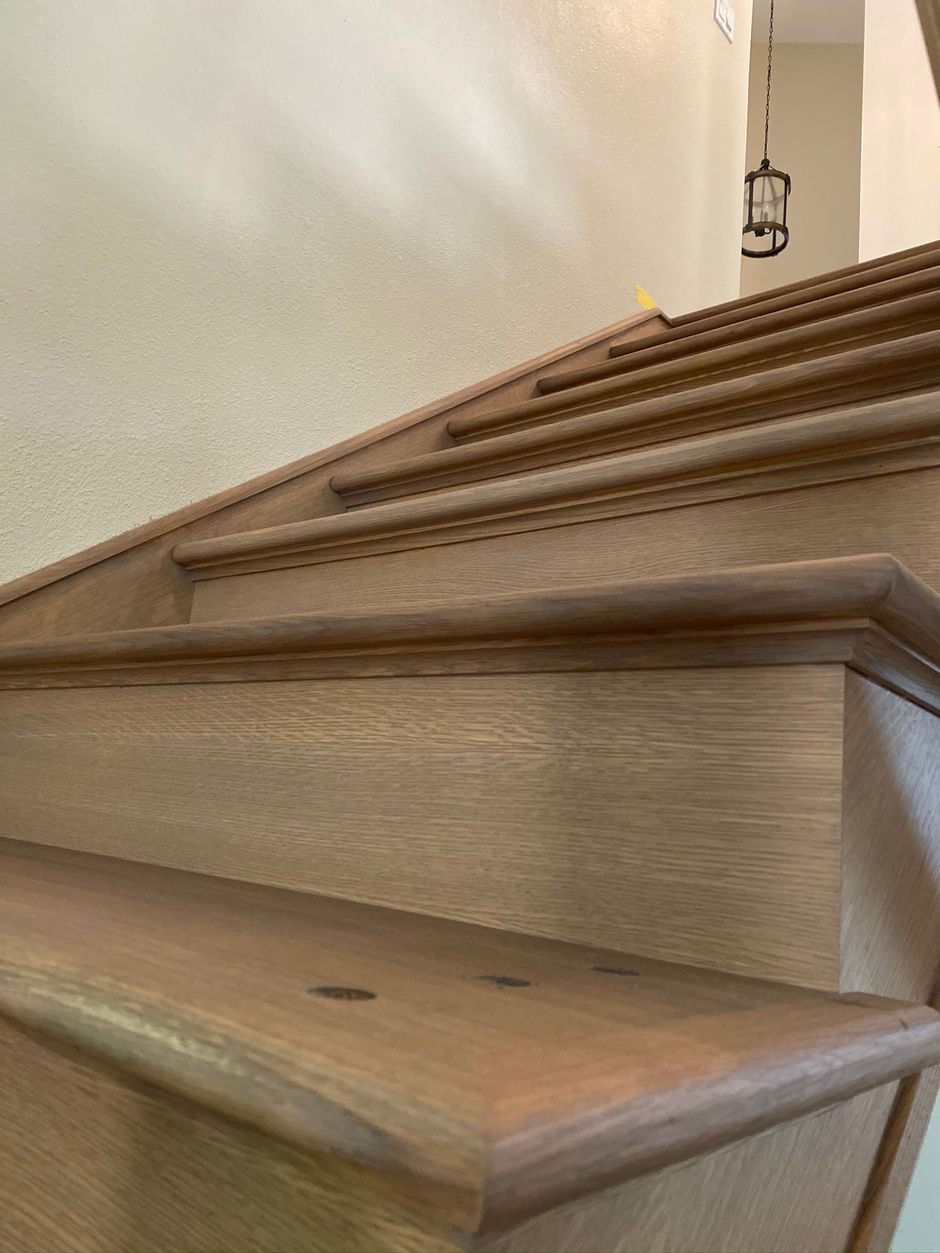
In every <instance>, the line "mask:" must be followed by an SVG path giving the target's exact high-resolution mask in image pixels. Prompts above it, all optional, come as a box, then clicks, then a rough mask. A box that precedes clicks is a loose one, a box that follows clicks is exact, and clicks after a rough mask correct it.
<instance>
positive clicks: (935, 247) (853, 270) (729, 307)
mask: <svg viewBox="0 0 940 1253" xmlns="http://www.w3.org/2000/svg"><path fill="white" fill-rule="evenodd" d="M927 2H928V3H932V2H933V0H927ZM932 252H935V253H937V255H938V257H940V241H938V240H933V241H931V242H928V243H925V244H918V245H917V246H916V247H914V248H906V249H904V250H903V251H901V252H892V253H889V254H888V255H887V256H885V257H872V258H871V259H870V260H868V261H859V262H857V263H856V264H855V265H848V266H843V267H842V268H841V269H838V270H827V271H826V272H825V273H824V274H813V275H811V276H810V277H809V278H802V279H798V280H797V281H796V282H794V283H786V284H784V285H783V286H781V287H771V288H768V289H767V291H762V292H755V293H754V294H753V295H751V296H738V297H736V298H735V299H734V300H726V301H724V302H722V303H721V304H718V305H710V306H709V307H708V308H705V309H694V310H693V311H692V312H690V313H683V314H680V315H678V316H677V317H673V318H670V319H669V320H670V322H671V323H672V325H673V326H684V325H685V324H686V323H688V322H698V321H702V320H704V319H705V318H710V317H713V316H714V315H715V314H722V315H725V314H731V315H737V314H738V313H739V312H740V311H742V310H744V309H746V308H748V307H749V306H753V305H758V304H760V305H763V304H767V303H773V304H774V305H775V306H777V307H779V308H782V307H783V304H782V302H783V301H784V300H785V299H789V298H790V297H791V296H796V297H797V303H798V302H799V301H800V300H804V301H805V300H815V299H817V298H818V296H819V294H820V291H819V289H820V288H822V287H824V286H826V287H828V285H829V284H831V283H834V282H840V283H841V281H842V280H843V279H848V280H850V282H852V283H854V284H855V285H856V286H861V285H863V284H865V283H877V282H880V281H881V277H882V276H881V275H880V274H876V273H875V271H880V270H884V269H885V268H886V267H888V268H889V273H890V272H894V271H893V267H894V266H895V265H897V263H898V262H901V263H904V262H906V261H908V260H909V259H912V258H916V257H919V258H920V261H921V264H924V263H927V264H929V261H928V258H927V254H928V253H932ZM828 291H829V294H832V291H833V288H831V287H829V288H828ZM778 301H779V302H781V303H780V304H779V305H777V302H778Z"/></svg>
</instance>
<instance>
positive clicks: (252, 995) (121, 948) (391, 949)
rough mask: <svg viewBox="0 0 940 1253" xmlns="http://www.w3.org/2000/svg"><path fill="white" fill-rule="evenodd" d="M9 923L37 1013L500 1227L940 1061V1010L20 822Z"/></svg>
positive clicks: (2, 993)
mask: <svg viewBox="0 0 940 1253" xmlns="http://www.w3.org/2000/svg"><path fill="white" fill-rule="evenodd" d="M0 942H2V950H3V963H2V965H0V1012H2V1013H3V1014H4V1015H5V1016H7V1017H8V1018H11V1019H13V1020H15V1021H17V1022H19V1023H20V1024H22V1025H23V1026H25V1027H26V1028H27V1029H29V1030H32V1031H39V1032H41V1033H44V1034H46V1035H50V1036H52V1037H54V1038H55V1039H56V1040H58V1041H60V1042H62V1043H65V1044H67V1045H70V1046H73V1047H78V1048H79V1049H81V1050H83V1051H85V1052H87V1053H89V1054H91V1055H93V1056H95V1057H96V1058H98V1059H99V1060H101V1061H103V1062H105V1063H107V1064H109V1065H110V1066H112V1067H117V1068H119V1069H120V1070H121V1071H123V1072H125V1073H127V1074H129V1075H132V1076H133V1077H135V1078H136V1079H140V1080H144V1081H146V1082H149V1083H152V1084H156V1085H157V1086H160V1087H163V1088H164V1089H167V1090H170V1091H172V1092H174V1093H177V1094H180V1095H182V1096H183V1097H185V1098H188V1099H190V1100H194V1101H196V1102H198V1103H201V1104H205V1105H208V1106H210V1107H212V1108H214V1109H216V1110H218V1111H220V1112H222V1113H223V1114H225V1115H227V1116H229V1117H234V1118H236V1119H238V1120H241V1121H244V1122H247V1123H249V1124H250V1125H252V1126H255V1127H257V1128H259V1129H261V1130H262V1131H264V1132H266V1133H269V1134H272V1135H274V1136H276V1137H278V1138H280V1139H282V1140H284V1141H285V1142H287V1143H289V1144H292V1145H294V1146H295V1147H299V1148H301V1149H303V1150H307V1151H313V1152H326V1153H331V1154H336V1155H338V1156H341V1157H344V1158H348V1159H351V1160H353V1161H356V1162H358V1163H360V1164H363V1165H365V1166H367V1167H371V1168H373V1169H374V1170H378V1171H389V1172H396V1173H403V1174H406V1175H412V1176H416V1177H417V1178H419V1179H421V1180H422V1181H424V1182H425V1183H426V1184H427V1186H428V1187H429V1188H432V1189H433V1188H445V1189H455V1190H457V1191H458V1192H460V1193H463V1194H467V1195H471V1196H473V1197H474V1198H475V1199H477V1200H478V1201H479V1203H480V1204H481V1205H482V1204H484V1190H485V1205H486V1211H487V1213H486V1217H485V1220H484V1221H485V1222H497V1221H507V1220H510V1219H513V1218H515V1217H518V1216H519V1215H521V1214H525V1213H530V1212H535V1211H537V1210H539V1209H541V1208H545V1207H547V1206H550V1205H554V1204H558V1203H559V1202H560V1201H563V1200H565V1199H568V1198H569V1197H571V1196H573V1195H577V1194H579V1193H583V1192H586V1191H590V1190H592V1189H594V1188H597V1187H601V1186H605V1185H606V1184H607V1183H609V1182H611V1181H613V1180H615V1179H622V1178H629V1177H632V1176H635V1175H638V1174H642V1173H645V1172H647V1171H649V1170H654V1169H659V1168H661V1167H663V1166H666V1165H668V1164H670V1163H673V1162H676V1161H681V1160H684V1159H685V1158H687V1157H689V1156H692V1155H694V1154H697V1153H700V1152H703V1151H706V1150H707V1149H709V1148H713V1147H717V1146H718V1145H721V1144H724V1143H730V1142H731V1141H733V1140H734V1139H737V1138H740V1137H742V1136H745V1135H748V1134H752V1133H754V1132H756V1131H758V1130H761V1129H763V1128H764V1127H768V1126H771V1125H774V1124H775V1123H777V1122H779V1121H782V1120H784V1119H788V1118H792V1117H795V1116H798V1115H799V1114H801V1113H807V1112H810V1111H812V1110H814V1109H818V1108H821V1107H823V1106H825V1105H827V1104H831V1103H832V1102H833V1101H836V1100H841V1099H845V1098H847V1097H849V1096H851V1095H854V1094H855V1093H856V1092H860V1091H864V1090H866V1089H868V1088H870V1087H874V1086H876V1085H878V1084H881V1083H885V1082H888V1081H890V1080H892V1079H894V1078H897V1077H900V1076H901V1075H904V1074H907V1073H912V1072H914V1071H915V1070H918V1069H920V1068H922V1067H923V1066H925V1065H929V1064H931V1063H933V1062H936V1061H938V1060H940V1017H938V1015H937V1014H935V1013H934V1012H933V1011H932V1010H930V1009H928V1008H925V1007H908V1006H904V1005H903V1004H901V1003H899V1002H896V1001H885V1000H881V999H879V998H873V997H854V996H852V995H847V996H837V995H829V994H825V993H820V992H815V991H808V990H803V989H799V988H793V987H788V986H786V985H782V984H772V983H765V982H762V981H758V980H752V979H745V978H741V977H739V976H731V975H725V974H721V973H717V972H711V971H706V970H702V969H692V968H689V967H683V966H677V965H673V964H667V963H660V962H656V961H651V960H649V959H647V958H633V957H628V956H625V955H623V954H620V953H614V952H610V951H607V950H600V949H593V948H586V947H581V946H578V945H572V944H566V943H560V942H556V941H550V940H545V939H540V938H535V937H530V936H526V935H521V934H512V933H505V932H500V931H496V930H491V929H489V928H484V927H480V926H475V925H471V924H466V923H457V922H450V921H445V920H441V919H436V918H432V917H429V916H424V915H415V914H406V913H401V912H398V911H394V910H389V909H384V908H378V907H376V906H372V905H367V904H359V903H353V902H349V901H343V900H339V899H333V898H325V897H316V896H311V895H306V894H304V893H300V892H291V891H286V890H284V889H278V888H267V887H261V886H256V885H253V884H248V883H243V882H236V881H232V880H224V879H217V878H213V877H210V876H202V875H195V874H189V873H186V872H181V871H172V870H166V869H163V868H162V867H157V866H151V865H142V864H139V863H131V862H124V861H120V860H117V859H113V858H104V857H98V856H93V855H89V854H82V853H75V852H67V851H63V850H58V849H53V848H45V847H38V846H34V845H26V844H22V843H18V842H15V841H7V840H4V841H2V842H0ZM624 970H629V971H635V972H636V973H635V974H624V973H620V972H622V971H624ZM516 981H518V982H516ZM336 988H344V989H348V988H352V989H357V990H359V991H360V992H365V993H371V994H372V996H371V997H360V998H357V999H354V997H353V995H352V994H348V995H345V996H335V995H331V994H329V992H327V991H323V990H324V989H336ZM311 990H313V991H311ZM318 990H319V991H318ZM586 1041H589V1044H590V1047H586Z"/></svg>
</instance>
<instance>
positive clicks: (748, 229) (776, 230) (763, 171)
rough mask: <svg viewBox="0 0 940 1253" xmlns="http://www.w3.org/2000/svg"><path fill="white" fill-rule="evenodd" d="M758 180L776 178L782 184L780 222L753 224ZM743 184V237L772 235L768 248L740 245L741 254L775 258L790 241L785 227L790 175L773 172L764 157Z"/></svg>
mask: <svg viewBox="0 0 940 1253" xmlns="http://www.w3.org/2000/svg"><path fill="white" fill-rule="evenodd" d="M759 178H777V179H780V180H781V182H782V183H783V221H782V222H755V221H754V184H755V183H756V182H757V180H758V179H759ZM744 182H745V183H746V185H747V221H746V222H745V224H744V237H745V239H746V238H747V236H748V235H756V236H759V237H761V236H764V235H768V234H769V235H772V239H771V241H770V243H771V246H770V247H769V248H761V249H758V248H746V247H745V246H744V245H743V244H742V245H741V252H742V254H743V255H744V256H745V257H776V256H777V255H778V254H779V253H781V252H783V250H784V248H786V246H787V243H788V242H789V239H790V228H789V227H788V226H787V203H788V201H789V199H790V175H789V174H784V172H783V171H782V170H775V169H774V168H773V166H772V165H771V164H770V161H769V160H768V159H767V157H764V159H763V161H761V163H760V167H759V168H758V169H756V170H751V172H750V173H749V174H747V175H745V178H744Z"/></svg>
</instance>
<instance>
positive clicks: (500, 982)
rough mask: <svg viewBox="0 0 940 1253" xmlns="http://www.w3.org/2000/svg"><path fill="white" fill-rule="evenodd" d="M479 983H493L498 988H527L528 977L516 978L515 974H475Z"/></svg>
mask: <svg viewBox="0 0 940 1253" xmlns="http://www.w3.org/2000/svg"><path fill="white" fill-rule="evenodd" d="M477 978H478V979H479V980H480V981H481V983H495V984H496V986H497V987H498V988H527V987H529V986H530V985H529V980H528V979H517V978H516V977H515V975H477Z"/></svg>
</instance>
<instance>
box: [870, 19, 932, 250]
mask: <svg viewBox="0 0 940 1253" xmlns="http://www.w3.org/2000/svg"><path fill="white" fill-rule="evenodd" d="M938 237H940V104H938V103H937V93H936V89H935V87H934V82H933V76H932V75H931V72H930V64H929V62H928V60H927V51H926V48H925V46H924V39H923V34H922V32H921V29H920V23H919V21H918V18H917V9H916V5H915V3H914V0H866V4H865V87H864V92H863V96H862V179H861V228H860V241H859V242H860V253H861V259H862V260H863V261H867V260H868V259H869V258H870V257H879V256H882V255H883V254H884V253H886V252H894V251H896V250H897V249H900V248H910V247H913V246H914V245H915V244H922V243H927V242H928V241H929V240H932V239H937V238H938Z"/></svg>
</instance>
